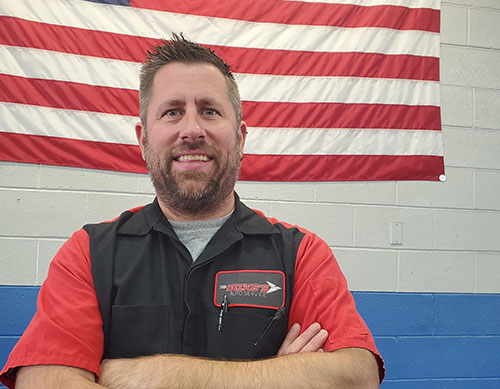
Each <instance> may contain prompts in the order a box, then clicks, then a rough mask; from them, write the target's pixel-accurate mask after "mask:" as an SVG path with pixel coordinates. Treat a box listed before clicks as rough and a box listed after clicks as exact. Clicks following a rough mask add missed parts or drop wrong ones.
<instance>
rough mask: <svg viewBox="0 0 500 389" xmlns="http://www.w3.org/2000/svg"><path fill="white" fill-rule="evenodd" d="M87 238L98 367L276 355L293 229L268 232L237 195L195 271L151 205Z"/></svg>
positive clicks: (91, 230) (90, 229) (289, 281)
mask: <svg viewBox="0 0 500 389" xmlns="http://www.w3.org/2000/svg"><path fill="white" fill-rule="evenodd" d="M84 229H85V230H86V231H87V233H88V235H89V238H90V247H89V249H90V256H91V266H92V275H93V279H94V284H95V289H96V293H97V298H98V301H99V307H100V310H101V315H102V319H103V331H104V354H103V358H124V357H136V356H144V355H152V354H161V353H175V354H187V355H193V356H204V357H209V358H224V359H257V358H265V357H269V356H273V355H276V352H277V350H278V348H279V346H280V345H281V343H282V341H283V339H284V337H285V335H286V332H287V327H288V312H289V309H290V304H291V300H292V291H293V278H294V268H295V260H296V255H297V251H298V247H299V244H300V242H301V240H302V238H303V233H301V232H300V231H298V230H297V229H296V228H287V227H285V226H283V225H282V224H279V223H277V224H272V223H270V222H269V221H268V220H267V219H266V218H265V217H262V216H260V215H258V214H257V213H255V212H254V211H252V210H250V209H249V208H247V207H246V206H245V205H244V204H243V203H241V202H240V201H239V199H238V197H237V196H236V208H235V211H234V213H233V215H232V216H231V217H230V218H229V219H228V220H227V221H226V223H225V224H224V225H223V226H222V227H221V228H220V229H219V231H218V232H217V233H216V234H215V235H214V237H213V238H212V239H211V241H210V242H209V244H208V245H207V247H206V248H205V249H204V251H203V252H202V253H201V255H200V257H199V258H198V259H197V260H196V262H194V263H193V261H192V258H191V255H190V254H189V252H188V250H187V249H186V247H184V245H183V244H182V243H181V242H180V241H179V239H178V238H177V236H176V234H175V232H174V231H173V229H172V227H171V225H170V224H169V223H168V221H167V220H166V218H165V217H164V215H163V214H162V212H161V210H160V208H159V206H158V203H157V200H155V201H154V202H153V203H152V204H149V205H147V206H145V207H144V208H142V209H141V210H139V211H138V212H137V213H133V212H130V211H127V212H124V213H123V214H122V215H121V216H120V217H119V218H118V219H117V220H115V221H113V222H110V223H102V224H92V225H87V226H85V227H84ZM223 301H224V302H225V304H224V303H223Z"/></svg>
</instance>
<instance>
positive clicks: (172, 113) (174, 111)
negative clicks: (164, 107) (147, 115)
mask: <svg viewBox="0 0 500 389" xmlns="http://www.w3.org/2000/svg"><path fill="white" fill-rule="evenodd" d="M163 115H164V116H169V117H176V116H178V115H179V111H178V110H177V109H169V110H168V111H166V112H165V113H164V114H163Z"/></svg>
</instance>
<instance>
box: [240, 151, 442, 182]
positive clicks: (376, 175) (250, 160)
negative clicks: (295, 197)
mask: <svg viewBox="0 0 500 389" xmlns="http://www.w3.org/2000/svg"><path fill="white" fill-rule="evenodd" d="M443 172H444V162H443V157H436V156H413V155H412V156H388V155H384V156H380V155H253V154H249V155H245V156H244V158H243V163H242V167H241V173H240V179H242V180H248V181H373V180H375V181H377V180H428V181H438V180H439V175H440V174H442V173H443Z"/></svg>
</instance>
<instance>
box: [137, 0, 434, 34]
mask: <svg viewBox="0 0 500 389" xmlns="http://www.w3.org/2000/svg"><path fill="white" fill-rule="evenodd" d="M130 5H131V6H133V7H137V8H146V9H152V10H158V11H168V12H174V13H181V14H191V15H200V16H212V17H219V18H227V19H238V20H246V21H251V22H260V23H282V24H303V25H316V26H338V27H380V28H393V29H397V30H422V31H431V32H439V22H440V18H439V10H434V9H429V8H406V7H400V6H393V5H379V6H372V7H365V6H359V5H351V4H328V3H309V2H299V1H259V2H258V4H255V1H254V0H225V1H224V2H212V1H198V2H196V5H195V6H193V3H192V2H189V1H185V2H184V1H164V0H131V2H130Z"/></svg>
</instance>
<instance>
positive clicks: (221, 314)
mask: <svg viewBox="0 0 500 389" xmlns="http://www.w3.org/2000/svg"><path fill="white" fill-rule="evenodd" d="M224 312H227V294H225V295H224V297H222V302H221V304H220V311H219V320H218V322H217V331H219V332H221V331H222V319H223V317H224Z"/></svg>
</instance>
